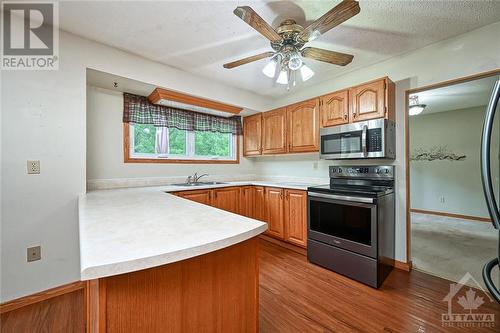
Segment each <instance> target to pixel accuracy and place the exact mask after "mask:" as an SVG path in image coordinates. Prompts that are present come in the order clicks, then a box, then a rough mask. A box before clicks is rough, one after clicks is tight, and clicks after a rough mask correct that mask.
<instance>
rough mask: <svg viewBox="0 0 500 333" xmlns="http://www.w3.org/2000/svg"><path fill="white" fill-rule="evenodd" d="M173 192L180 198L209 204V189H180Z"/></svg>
mask: <svg viewBox="0 0 500 333" xmlns="http://www.w3.org/2000/svg"><path fill="white" fill-rule="evenodd" d="M174 194H175V195H177V196H179V197H181V198H184V199H188V200H191V201H196V202H199V203H201V204H204V205H209V206H210V205H211V196H210V190H196V191H182V192H176V193H174Z"/></svg>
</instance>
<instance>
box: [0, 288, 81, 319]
mask: <svg viewBox="0 0 500 333" xmlns="http://www.w3.org/2000/svg"><path fill="white" fill-rule="evenodd" d="M85 287H86V282H83V281H76V282H72V283H68V284H65V285H62V286H59V287H55V288H51V289H47V290H44V291H41V292H38V293H36V294H31V295H28V296H24V297H21V298H16V299H13V300H11V301H7V302H5V303H2V304H0V314H2V313H6V312H9V311H13V310H17V309H19V308H22V307H24V306H28V305H31V304H35V303H39V302H43V301H45V300H48V299H51V298H54V297H57V296H61V295H64V294H67V293H71V292H73V291H75V290H79V289H85Z"/></svg>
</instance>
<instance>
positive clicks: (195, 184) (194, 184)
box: [171, 182, 227, 186]
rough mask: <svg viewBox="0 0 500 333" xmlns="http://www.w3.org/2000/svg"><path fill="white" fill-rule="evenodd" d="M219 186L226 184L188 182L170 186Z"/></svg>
mask: <svg viewBox="0 0 500 333" xmlns="http://www.w3.org/2000/svg"><path fill="white" fill-rule="evenodd" d="M220 184H227V183H224V182H190V183H177V184H171V185H173V186H207V185H220Z"/></svg>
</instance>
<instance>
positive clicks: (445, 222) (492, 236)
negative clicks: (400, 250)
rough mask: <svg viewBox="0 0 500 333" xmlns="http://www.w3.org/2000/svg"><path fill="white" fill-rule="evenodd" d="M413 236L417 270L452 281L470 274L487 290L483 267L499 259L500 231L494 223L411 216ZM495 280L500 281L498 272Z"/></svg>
mask: <svg viewBox="0 0 500 333" xmlns="http://www.w3.org/2000/svg"><path fill="white" fill-rule="evenodd" d="M411 234H412V240H411V256H412V261H413V266H414V268H415V269H417V270H420V271H423V272H426V273H429V274H432V275H436V276H439V277H443V278H445V279H448V280H452V281H459V280H460V278H462V276H464V275H465V273H467V272H469V273H471V274H472V276H473V277H474V278H475V279H476V280H477V281H478V282H479V283H481V284H482V286H483V288H484V283H483V278H482V273H481V272H482V268H483V265H484V264H485V263H486V262H487V261H489V260H490V259H493V258H494V257H495V256H497V255H498V231H497V230H495V229H494V228H493V226H492V225H491V223H486V222H476V221H470V220H462V219H456V218H449V217H441V216H436V215H427V214H420V213H412V214H411ZM493 278H494V281H500V280H499V274H498V268H495V269H494V271H493ZM495 283H496V284H497V285H498V282H495ZM471 285H472V284H471Z"/></svg>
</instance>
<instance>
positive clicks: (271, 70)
mask: <svg viewBox="0 0 500 333" xmlns="http://www.w3.org/2000/svg"><path fill="white" fill-rule="evenodd" d="M276 66H277V61H276V60H275V59H271V60H270V61H269V62H268V63H267V64H266V65H265V66H264V68H262V73H264V75H265V76H267V77H270V78H273V77H274V76H275V75H276Z"/></svg>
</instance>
